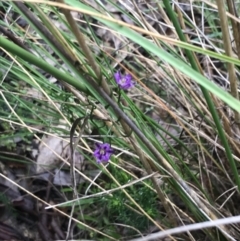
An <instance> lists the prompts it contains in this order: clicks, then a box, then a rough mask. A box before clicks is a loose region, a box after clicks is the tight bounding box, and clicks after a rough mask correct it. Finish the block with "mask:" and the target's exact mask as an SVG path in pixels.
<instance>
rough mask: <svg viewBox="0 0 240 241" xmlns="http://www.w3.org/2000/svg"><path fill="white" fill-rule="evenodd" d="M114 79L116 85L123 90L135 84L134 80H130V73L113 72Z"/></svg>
mask: <svg viewBox="0 0 240 241" xmlns="http://www.w3.org/2000/svg"><path fill="white" fill-rule="evenodd" d="M114 79H115V81H116V82H117V84H118V86H119V87H120V88H121V89H124V90H128V89H130V88H132V87H133V86H134V85H135V82H134V81H133V80H132V75H130V74H126V75H121V73H120V72H119V71H118V72H117V73H115V74H114Z"/></svg>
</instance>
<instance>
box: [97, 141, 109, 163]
mask: <svg viewBox="0 0 240 241" xmlns="http://www.w3.org/2000/svg"><path fill="white" fill-rule="evenodd" d="M95 145H96V149H95V151H94V153H93V155H94V156H95V158H96V159H97V163H101V162H108V161H109V159H110V157H111V155H112V154H113V149H112V148H111V146H110V144H108V143H103V144H101V143H96V144H95Z"/></svg>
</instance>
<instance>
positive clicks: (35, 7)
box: [0, 0, 240, 241]
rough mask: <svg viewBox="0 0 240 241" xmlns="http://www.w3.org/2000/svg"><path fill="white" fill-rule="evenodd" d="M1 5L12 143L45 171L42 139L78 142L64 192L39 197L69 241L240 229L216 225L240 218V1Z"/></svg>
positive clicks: (230, 234)
mask: <svg viewBox="0 0 240 241" xmlns="http://www.w3.org/2000/svg"><path fill="white" fill-rule="evenodd" d="M103 2H104V3H103ZM0 9H1V12H0V13H1V15H0V16H1V20H0V21H1V23H0V27H1V28H0V30H1V31H0V32H1V33H2V34H1V36H0V77H1V78H0V79H1V89H0V96H1V98H0V101H1V105H0V112H1V115H0V119H1V124H0V130H1V137H0V138H1V143H0V147H1V148H0V152H1V153H2V155H4V157H5V158H4V159H5V160H8V161H11V162H14V163H19V162H21V163H22V165H28V166H31V165H33V166H35V167H36V166H38V165H40V163H38V162H37V159H36V158H34V157H33V156H31V155H30V154H31V153H32V148H33V146H32V142H33V141H35V140H38V141H39V142H40V143H41V144H43V145H45V146H48V145H50V144H49V143H44V138H43V137H45V138H46V137H49V136H52V137H54V138H59V139H61V140H63V141H66V142H68V146H69V147H70V151H69V153H68V155H67V156H65V157H63V156H61V155H60V156H58V158H59V159H60V160H61V163H56V164H54V165H53V168H58V169H59V170H61V169H64V170H65V171H66V172H67V173H69V175H70V176H71V182H70V183H69V184H68V185H62V186H60V185H56V186H55V187H54V190H55V191H56V190H57V192H58V193H60V194H59V195H60V196H61V197H62V198H60V199H55V200H58V202H57V201H55V202H54V205H53V204H52V202H50V201H49V200H48V201H47V202H44V201H45V199H44V200H42V198H41V197H39V196H36V195H35V194H34V192H32V191H31V192H30V194H29V195H31V194H32V198H33V199H34V200H35V199H36V198H38V199H39V200H40V202H42V203H44V205H46V209H47V210H53V212H54V213H55V215H59V216H60V217H61V218H62V219H63V220H65V221H63V222H62V223H61V225H60V227H61V230H62V231H63V232H64V233H65V234H66V239H68V238H69V240H70V239H76V240H77V239H79V240H81V239H86V240H163V239H155V238H157V237H158V235H159V238H160V237H163V236H161V235H163V233H162V232H163V231H166V230H168V229H172V228H176V227H179V228H180V229H179V231H178V232H176V233H171V232H170V233H168V234H166V235H165V236H164V237H166V240H196V241H197V240H214V241H215V240H221V241H224V240H238V239H239V236H240V230H239V228H240V227H239V224H238V223H237V221H238V220H237V221H234V222H235V223H232V221H231V220H230V221H229V223H228V225H226V224H222V225H218V226H216V225H215V223H214V222H215V221H217V220H218V219H223V220H225V219H226V220H227V218H229V217H232V216H238V215H239V207H238V206H239V205H238V204H239V198H240V196H239V191H240V178H239V174H238V168H239V160H240V159H239V158H240V149H239V145H240V142H239V134H240V129H239V127H240V117H239V112H240V102H239V100H238V99H239V97H238V91H239V66H240V60H239V57H240V48H239V42H240V36H239V31H238V29H239V19H238V16H237V10H238V9H239V6H238V4H237V3H233V2H232V1H226V2H224V1H222V0H217V1H216V2H207V1H204V2H194V3H193V2H192V1H184V2H182V3H181V2H178V1H176V2H175V1H168V0H163V1H157V0H153V1H114V0H112V1H110V0H109V1H94V0H89V1H76V0H57V1H54V2H53V1H25V2H15V1H4V2H0ZM235 10H236V11H235ZM18 140H21V141H18ZM19 143H21V144H19ZM49 148H50V149H51V147H50V146H49ZM51 151H52V152H54V151H56V150H52V149H51ZM76 152H77V153H79V155H80V157H81V159H82V160H83V161H82V163H81V166H80V167H79V166H78V165H77V163H78V159H77V158H76V155H75V154H76ZM55 154H56V153H55ZM19 156H21V158H19ZM30 156H31V157H30ZM80 157H79V158H80ZM51 164H52V163H51ZM5 165H8V164H5ZM49 165H50V164H49ZM38 168H39V167H36V169H38ZM47 171H49V172H50V169H47ZM39 173H40V172H38V174H39ZM89 173H91V175H90V174H89ZM92 173H95V175H92ZM0 175H1V177H2V178H3V179H4V178H5V179H6V178H7V177H6V175H5V174H4V173H2V174H0ZM25 178H26V179H27V178H30V174H29V173H28V172H26V173H25ZM31 178H32V177H31ZM79 180H81V181H79ZM18 188H19V189H21V191H26V190H25V187H24V186H21V185H20V186H18ZM52 188H53V187H52ZM63 197H64V198H63ZM52 198H54V197H52ZM206 221H211V222H212V226H211V227H208V228H203V226H202V228H201V225H200V227H198V228H197V229H196V230H190V229H189V231H182V232H181V226H186V225H190V224H196V223H203V222H206ZM153 233H155V234H154V235H155V236H151V235H153ZM153 237H154V238H153ZM164 240H165V239H164Z"/></svg>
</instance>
